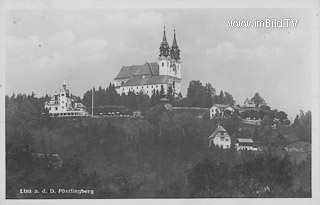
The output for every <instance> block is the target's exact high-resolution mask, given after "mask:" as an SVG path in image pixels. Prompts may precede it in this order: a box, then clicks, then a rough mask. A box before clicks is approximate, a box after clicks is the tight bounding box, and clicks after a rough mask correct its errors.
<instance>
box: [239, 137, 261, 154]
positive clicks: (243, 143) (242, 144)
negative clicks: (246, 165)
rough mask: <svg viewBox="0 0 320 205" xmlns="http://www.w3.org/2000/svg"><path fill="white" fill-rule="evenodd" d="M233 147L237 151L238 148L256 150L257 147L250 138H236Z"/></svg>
mask: <svg viewBox="0 0 320 205" xmlns="http://www.w3.org/2000/svg"><path fill="white" fill-rule="evenodd" d="M235 147H236V150H237V151H240V150H251V151H257V150H258V147H257V146H256V145H255V144H254V143H253V140H252V139H251V138H237V140H236V143H235Z"/></svg>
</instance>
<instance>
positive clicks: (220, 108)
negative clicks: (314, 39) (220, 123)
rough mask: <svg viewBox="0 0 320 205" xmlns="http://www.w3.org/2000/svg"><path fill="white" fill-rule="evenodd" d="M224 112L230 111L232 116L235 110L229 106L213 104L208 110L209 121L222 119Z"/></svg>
mask: <svg viewBox="0 0 320 205" xmlns="http://www.w3.org/2000/svg"><path fill="white" fill-rule="evenodd" d="M226 110H228V111H230V113H231V114H232V113H233V112H234V111H235V108H234V107H232V106H230V105H222V104H214V105H213V106H212V107H211V108H210V119H212V118H214V117H216V116H219V117H223V116H224V114H225V113H224V112H225V111H226Z"/></svg>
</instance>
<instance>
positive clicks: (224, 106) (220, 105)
mask: <svg viewBox="0 0 320 205" xmlns="http://www.w3.org/2000/svg"><path fill="white" fill-rule="evenodd" d="M213 106H216V107H218V108H226V107H228V106H229V105H224V104H213V105H212V107H213Z"/></svg>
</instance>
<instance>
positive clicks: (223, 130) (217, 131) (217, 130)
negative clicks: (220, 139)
mask: <svg viewBox="0 0 320 205" xmlns="http://www.w3.org/2000/svg"><path fill="white" fill-rule="evenodd" d="M219 132H227V130H226V129H224V128H223V127H222V126H220V125H219V126H218V127H217V129H215V131H213V133H212V134H211V135H210V136H209V138H212V137H215V136H216V134H218V133H219Z"/></svg>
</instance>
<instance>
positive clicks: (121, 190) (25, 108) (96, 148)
mask: <svg viewBox="0 0 320 205" xmlns="http://www.w3.org/2000/svg"><path fill="white" fill-rule="evenodd" d="M112 86H113V85H110V86H109V87H108V88H106V89H102V88H101V89H98V90H97V91H95V92H97V93H96V95H95V96H99V94H100V96H99V97H97V99H100V100H97V101H96V103H97V105H95V106H114V105H117V106H125V107H128V108H129V109H133V110H136V109H139V108H141V109H142V110H143V113H144V118H99V119H96V118H90V117H75V118H50V117H49V115H48V113H47V112H46V111H45V110H44V102H45V101H46V100H48V99H49V98H50V97H49V96H45V97H39V98H37V97H36V96H35V94H34V93H32V94H31V95H23V94H18V95H12V96H6V102H5V106H6V198H8V199H15V198H103V199H104V198H210V197H219V198H224V197H228V198H235V197H242V198H258V197H280V198H286V197H311V153H306V156H305V157H304V158H303V159H301V160H296V159H295V158H294V156H292V155H290V154H289V153H288V152H285V151H283V150H284V146H287V145H288V144H289V142H288V141H287V140H288V139H286V138H284V137H283V136H284V135H285V134H286V133H281V131H278V132H276V131H275V130H273V129H271V125H272V124H271V123H270V119H271V117H272V116H271V117H270V116H268V115H266V116H268V117H269V118H270V119H264V120H263V123H262V125H261V127H259V128H255V129H254V132H253V133H251V135H252V137H254V138H257V139H259V140H260V141H263V142H264V143H265V147H266V149H265V151H263V152H250V151H243V152H237V151H236V150H235V149H234V148H233V147H232V148H231V149H225V150H224V149H220V148H219V147H209V146H208V136H209V135H210V134H211V133H212V132H213V131H214V129H215V128H216V127H217V126H218V125H222V126H223V127H225V128H226V130H227V131H228V133H229V134H230V135H231V137H232V139H234V138H235V137H238V136H240V135H242V134H243V133H241V132H240V131H239V129H240V128H241V122H240V119H239V117H238V116H237V115H236V114H235V115H233V116H231V117H230V118H227V119H212V120H210V119H209V118H202V119H198V118H195V117H194V116H193V115H191V114H190V113H188V112H184V113H174V112H168V111H167V110H166V109H165V108H164V107H163V106H162V105H161V104H159V103H157V100H158V99H159V96H157V95H156V94H155V95H154V97H153V98H148V97H147V96H144V95H142V94H134V93H129V94H128V95H127V96H119V95H117V94H116V93H114V89H113V88H112ZM99 90H100V92H99ZM103 93H104V94H103ZM212 93H213V88H212V86H209V84H207V85H205V86H202V84H201V83H200V82H198V81H194V82H192V83H190V86H189V89H188V94H187V97H186V98H183V99H181V100H179V101H176V102H173V103H175V104H177V105H188V106H199V107H207V105H210V103H217V102H219V103H226V104H231V102H234V101H233V98H232V96H231V95H230V94H227V93H226V92H222V91H221V93H222V94H220V95H212ZM112 95H114V96H115V97H111V96H112ZM88 96H89V97H90V96H91V94H90V91H88V92H87V93H85V94H84V97H83V98H82V99H80V100H81V101H82V102H83V103H84V104H85V105H87V106H91V105H90V100H89V99H91V98H89V97H88ZM112 101H113V102H112ZM129 102H130V103H129ZM126 103H127V104H126ZM266 118H267V117H266ZM283 126H284V127H286V130H290V133H291V134H292V135H294V136H295V137H296V140H297V141H303V142H308V143H311V112H310V111H308V112H306V113H305V114H303V115H299V116H297V117H296V119H295V121H294V122H293V123H292V124H290V125H283ZM279 150H280V151H279ZM53 154H55V155H58V156H59V160H57V159H53V157H52V156H53ZM59 162H62V163H59ZM50 188H51V189H61V188H63V189H92V190H94V194H92V195H91V194H81V195H80V194H58V195H57V194H55V195H53V194H43V193H38V194H37V193H32V194H21V193H19V190H20V189H31V190H35V189H37V190H41V189H50Z"/></svg>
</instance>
